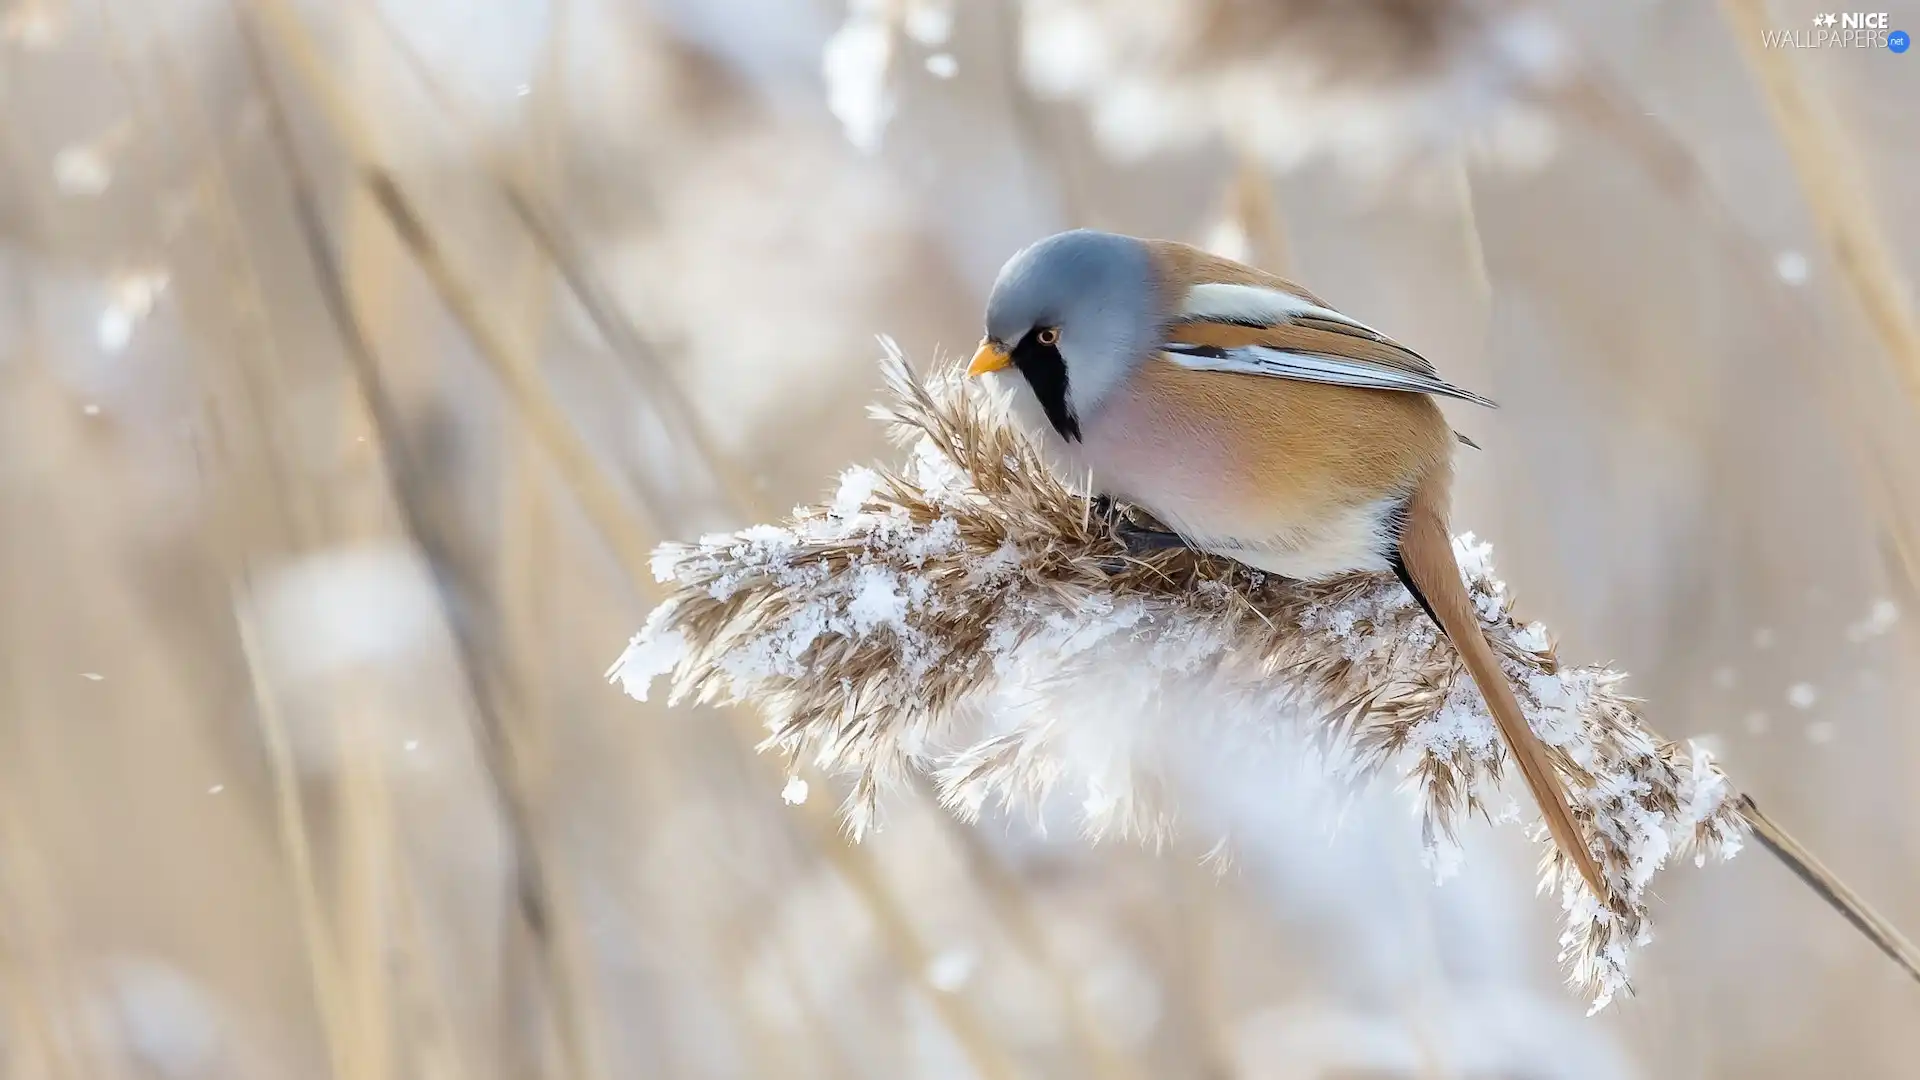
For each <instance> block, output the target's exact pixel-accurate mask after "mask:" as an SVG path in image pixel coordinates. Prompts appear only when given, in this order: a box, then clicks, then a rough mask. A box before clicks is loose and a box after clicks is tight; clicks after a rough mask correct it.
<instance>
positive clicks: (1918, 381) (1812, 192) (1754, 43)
mask: <svg viewBox="0 0 1920 1080" xmlns="http://www.w3.org/2000/svg"><path fill="white" fill-rule="evenodd" d="M1720 10H1721V12H1722V13H1723V14H1724V15H1725V16H1726V19H1727V24H1728V26H1729V27H1730V28H1731V29H1732V30H1733V36H1734V39H1735V40H1736V41H1737V42H1738V43H1739V46H1740V54H1741V56H1742V57H1743V58H1744V59H1745V60H1746V63H1747V66H1748V67H1749V68H1750V69H1751V70H1752V72H1753V75H1754V78H1755V79H1756V80H1758V82H1759V83H1760V88H1761V89H1762V91H1764V93H1765V95H1766V101H1767V108H1768V111H1769V112H1770V113H1771V114H1772V116H1773V122H1774V127H1775V128H1776V129H1777V130H1778V131H1779V133H1780V138H1781V141H1782V142H1783V143H1784V144H1785V146H1786V150H1787V154H1788V156H1789V157H1791V158H1792V159H1793V165H1794V169H1795V170H1796V171H1797V172H1798V173H1799V176H1800V187H1801V189H1802V190H1803V191H1804V192H1805V194H1806V199H1807V204H1808V206H1809V207H1810V208H1811V209H1812V211H1813V217H1814V221H1815V222H1816V223H1817V224H1818V225H1819V228H1820V233H1821V236H1822V238H1823V239H1824V240H1825V241H1826V244H1827V247H1828V248H1829V250H1830V251H1831V252H1832V255H1833V261H1834V265H1835V266H1837V267H1838V268H1839V270H1840V273H1841V275H1842V276H1843V277H1845V278H1846V281H1847V285H1848V286H1849V287H1850V288H1851V289H1852V290H1853V294H1854V299H1855V300H1857V301H1858V302H1859V304H1860V307H1861V309H1862V310H1863V311H1865V312H1866V315H1867V321H1868V322H1869V323H1870V324H1871V325H1872V326H1873V331H1874V335H1875V336H1876V337H1878V338H1879V339H1880V344H1881V347H1882V348H1884V349H1885V350H1886V352H1887V359H1888V360H1889V361H1890V362H1891V363H1892V365H1893V368H1894V375H1895V377H1896V378H1897V379H1898V380H1899V382H1900V385H1901V387H1902V388H1903V389H1905V391H1906V393H1907V396H1908V397H1909V398H1910V399H1912V402H1913V405H1914V407H1915V409H1920V318H1916V317H1915V315H1914V311H1913V305H1912V302H1911V301H1910V300H1909V299H1908V296H1909V293H1908V290H1907V283H1906V279H1905V278H1904V277H1903V276H1902V274H1901V273H1900V267H1899V263H1898V261H1897V260H1896V259H1895V258H1894V255H1893V252H1892V251H1891V250H1889V249H1888V247H1887V244H1886V239H1885V238H1886V236H1887V230H1886V229H1885V228H1884V227H1882V226H1881V224H1880V222H1879V221H1878V220H1877V217H1876V215H1875V213H1874V209H1873V205H1874V201H1873V199H1872V198H1870V197H1869V196H1868V194H1867V192H1866V190H1865V186H1864V184H1863V183H1862V182H1861V181H1860V179H1859V177H1862V176H1864V175H1866V170H1865V169H1863V168H1861V167H1860V164H1859V159H1858V157H1857V155H1855V154H1854V153H1853V152H1852V148H1851V147H1849V146H1848V145H1847V143H1846V140H1845V138H1844V136H1842V135H1841V134H1840V130H1841V128H1840V125H1839V124H1838V123H1836V121H1835V119H1834V118H1833V116H1832V115H1831V111H1830V110H1827V109H1825V108H1823V107H1822V106H1821V104H1820V103H1819V101H1818V98H1817V96H1816V94H1815V93H1814V91H1813V90H1812V89H1811V88H1810V87H1808V86H1807V85H1806V83H1805V81H1804V80H1803V79H1802V78H1801V77H1800V75H1799V73H1798V71H1796V70H1795V67H1794V60H1793V53H1792V51H1791V50H1788V49H1768V48H1766V47H1765V46H1764V44H1763V42H1762V34H1763V32H1764V31H1766V30H1769V29H1771V28H1773V27H1774V26H1776V25H1777V22H1776V20H1774V19H1773V18H1772V17H1771V16H1770V15H1769V14H1768V6H1767V3H1766V0H1722V3H1721V5H1720Z"/></svg>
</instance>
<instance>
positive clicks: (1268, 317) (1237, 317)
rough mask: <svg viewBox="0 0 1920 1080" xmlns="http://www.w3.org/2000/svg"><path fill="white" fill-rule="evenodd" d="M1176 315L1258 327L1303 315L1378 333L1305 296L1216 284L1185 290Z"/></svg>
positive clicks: (1267, 289)
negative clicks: (1185, 292) (1185, 293)
mask: <svg viewBox="0 0 1920 1080" xmlns="http://www.w3.org/2000/svg"><path fill="white" fill-rule="evenodd" d="M1180 314H1181V315H1182V316H1184V317H1186V318H1189V319H1205V320H1208V321H1210V322H1232V323H1252V324H1255V325H1259V326H1273V325H1275V324H1278V323H1284V322H1289V321H1291V320H1293V319H1297V318H1300V317H1302V316H1305V317H1308V318H1314V319H1325V320H1326V321H1328V322H1337V323H1345V324H1346V325H1348V326H1353V327H1358V328H1359V329H1361V330H1365V331H1366V332H1367V333H1369V334H1379V333H1380V331H1378V330H1375V329H1374V328H1373V327H1371V326H1368V325H1367V324H1366V323H1363V322H1361V321H1359V320H1358V319H1350V318H1348V317H1346V316H1345V315H1342V314H1340V313H1339V312H1337V311H1335V310H1333V309H1332V308H1328V307H1321V306H1320V305H1319V304H1316V303H1314V302H1313V301H1311V300H1308V299H1306V298H1305V297H1302V296H1295V295H1294V294H1292V293H1290V292H1286V291H1283V290H1281V289H1269V288H1266V287H1264V286H1261V285H1224V284H1221V283H1219V282H1206V283H1204V284H1200V285H1195V286H1194V287H1193V288H1191V289H1189V290H1187V296H1186V299H1185V300H1184V301H1182V303H1181V305H1180Z"/></svg>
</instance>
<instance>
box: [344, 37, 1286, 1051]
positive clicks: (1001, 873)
mask: <svg viewBox="0 0 1920 1080" xmlns="http://www.w3.org/2000/svg"><path fill="white" fill-rule="evenodd" d="M365 13H366V15H367V16H368V17H369V18H372V19H374V20H376V21H377V22H378V24H379V26H380V27H381V29H382V30H383V31H384V33H385V34H386V36H387V38H388V40H389V41H390V42H391V44H392V45H393V47H394V49H395V51H396V52H397V53H399V54H400V56H401V57H402V59H403V60H404V61H405V62H406V64H407V66H408V68H409V69H410V70H411V71H412V72H413V74H414V76H415V77H416V78H417V79H418V80H419V81H420V83H421V85H422V86H423V87H424V88H425V89H426V91H427V93H428V96H429V97H430V98H431V99H432V100H433V102H434V103H435V105H436V106H437V107H438V108H439V109H440V110H441V111H442V112H443V113H445V114H446V115H447V117H448V118H449V119H450V120H453V121H454V122H456V123H459V124H462V125H463V126H465V127H468V128H471V127H472V126H473V125H471V123H470V122H468V121H467V119H466V117H465V115H464V110H463V109H462V108H461V106H460V103H459V102H458V101H456V100H455V98H454V96H453V95H452V94H451V93H450V92H449V91H448V90H447V89H446V87H445V86H444V85H442V83H441V81H440V79H439V78H438V77H437V76H436V75H435V73H434V71H433V69H432V68H431V66H429V65H428V64H427V63H426V60H425V58H424V57H422V56H421V55H420V54H419V51H418V50H417V49H415V48H414V47H413V46H412V44H411V43H410V42H409V41H408V40H407V39H406V37H405V35H403V34H401V33H400V32H399V29H398V28H397V27H395V26H394V25H393V23H392V21H391V20H390V19H388V18H386V16H385V14H384V13H383V12H382V11H380V10H379V9H378V8H377V7H369V8H367V9H366V10H365ZM485 166H486V172H487V175H488V179H489V180H490V181H491V183H492V185H493V187H494V189H495V191H496V192H497V193H498V194H499V196H500V197H501V199H502V200H503V201H504V202H505V203H506V204H507V205H508V207H509V208H510V209H511V210H512V211H513V214H514V216H515V217H516V218H517V219H518V221H519V222H520V224H521V225H522V227H523V228H525V229H526V230H527V232H528V234H529V235H530V236H531V237H532V238H533V240H534V242H535V243H536V244H537V245H538V246H539V248H540V250H541V252H542V254H544V255H545V256H546V258H548V259H550V260H552V263H553V265H554V267H555V268H556V269H557V270H558V271H559V272H560V275H561V278H562V280H563V281H564V282H565V283H566V285H567V287H568V290H569V291H570V292H571V293H572V294H573V296H574V298H575V299H576V300H577V301H578V302H579V303H580V305H581V308H582V310H583V311H584V312H585V313H586V314H587V316H588V318H589V319H590V320H591V321H592V322H593V324H594V326H595V328H596V329H598V330H599V331H600V334H601V336H602V338H603V339H604V340H605V341H606V343H607V344H608V346H609V347H611V348H612V349H614V350H615V352H616V353H618V354H619V356H620V357H621V358H622V359H623V360H625V361H626V364H627V368H628V370H629V372H630V373H632V374H633V375H635V376H636V378H638V379H639V380H640V381H641V382H642V384H643V385H644V386H646V387H647V389H648V391H649V395H650V396H651V397H652V398H653V399H654V401H655V403H656V412H657V414H658V416H659V419H660V421H661V424H662V426H663V428H664V429H665V430H666V431H667V432H668V433H669V434H670V436H671V438H672V439H673V441H674V442H675V444H676V445H678V446H680V447H681V448H682V452H683V456H684V457H685V458H688V459H691V460H692V461H694V462H697V463H699V465H700V466H701V467H703V468H704V469H706V470H707V471H708V472H709V473H710V474H711V475H712V476H713V477H714V478H715V480H716V482H717V483H718V486H719V487H720V488H721V489H722V490H723V492H724V494H725V495H726V497H727V500H728V502H729V503H731V505H732V508H733V509H735V510H737V511H742V512H744V513H745V514H746V515H747V516H748V517H749V518H750V519H751V518H757V517H763V516H766V514H767V513H768V512H769V509H770V508H769V507H768V505H767V503H766V500H765V499H764V498H762V497H761V496H760V494H759V493H758V491H757V490H756V489H755V488H754V486H753V485H752V484H751V483H749V482H748V481H747V480H746V479H745V477H744V476H743V474H742V473H741V471H740V470H739V469H738V468H737V467H736V466H735V465H734V464H733V463H732V462H731V461H730V460H729V459H728V458H727V456H726V455H725V454H723V453H722V452H721V451H720V450H719V449H718V448H717V447H716V446H715V444H714V443H713V441H712V440H711V439H710V438H708V437H707V436H706V433H705V431H704V429H703V428H702V426H701V423H700V420H699V417H698V415H697V412H696V410H694V408H693V407H692V404H691V403H690V402H688V401H687V399H686V397H685V395H684V394H683V393H681V391H680V389H679V386H678V384H677V383H675V382H674V381H673V378H672V376H671V374H670V373H668V372H666V371H664V370H662V369H661V367H660V363H659V359H658V355H657V352H656V350H655V349H654V348H653V347H652V345H651V344H650V343H649V342H647V341H646V340H645V339H644V338H643V337H642V336H641V334H640V332H639V330H638V329H637V328H636V327H635V326H634V324H633V322H632V320H631V319H629V318H627V317H626V315H625V314H624V313H623V312H622V311H621V309H620V305H619V304H618V302H617V301H615V300H614V299H613V294H612V292H611V291H610V290H609V289H608V288H607V287H606V286H605V285H604V283H603V281H602V277H601V275H600V274H599V273H598V272H597V271H596V270H595V268H594V267H593V265H592V264H591V262H590V261H589V260H588V259H587V258H586V257H585V255H584V254H583V253H582V252H581V250H580V249H579V247H578V245H577V244H575V243H574V242H573V240H572V239H571V237H570V236H569V235H568V234H567V230H566V229H565V228H564V227H563V226H561V224H560V223H559V218H558V216H557V215H555V214H554V213H553V212H552V210H551V209H549V208H548V207H547V206H546V205H545V201H544V200H543V199H541V198H540V197H539V195H538V194H537V193H536V192H535V190H534V189H533V188H532V187H531V186H530V185H529V184H528V183H527V181H526V180H525V179H524V178H523V177H524V175H525V174H526V170H525V169H524V168H518V167H516V166H515V165H514V164H513V163H512V162H511V161H508V160H507V159H506V158H504V157H503V156H500V155H492V156H490V157H489V158H488V159H487V160H486V161H485ZM1245 171H1246V173H1247V174H1250V175H1247V176H1244V177H1243V179H1242V180H1241V181H1240V182H1239V183H1238V184H1236V186H1235V188H1234V191H1235V192H1236V196H1237V197H1236V200H1235V210H1236V211H1237V212H1241V213H1243V214H1244V215H1245V216H1246V218H1247V220H1248V229H1249V232H1250V233H1251V234H1252V235H1255V236H1259V237H1265V238H1268V240H1269V246H1268V247H1267V248H1265V249H1264V250H1270V251H1274V252H1279V253H1284V232H1283V230H1282V228H1281V226H1280V223H1279V221H1278V212H1277V208H1275V207H1274V206H1273V204H1272V197H1271V192H1270V191H1269V190H1267V187H1266V185H1267V184H1268V183H1269V180H1268V178H1267V177H1266V175H1265V172H1264V170H1262V169H1261V168H1260V167H1259V166H1258V164H1257V163H1254V162H1251V161H1249V162H1248V163H1247V164H1246V170H1245ZM1254 185H1258V190H1257V192H1251V193H1250V192H1249V190H1248V189H1249V188H1250V187H1252V186H1254ZM1249 202H1252V203H1253V204H1254V205H1253V206H1251V207H1249V206H1248V205H1247V204H1248V203H1249ZM1281 265H1284V260H1283V261H1282V264H1281ZM941 821H942V822H947V823H951V822H952V819H951V818H949V817H945V816H942V818H941ZM825 827H826V829H827V830H828V831H831V829H832V825H831V823H830V822H829V823H826V826H825ZM947 834H948V836H949V838H950V840H951V841H952V842H953V843H954V845H955V846H956V847H957V848H959V849H960V850H961V852H962V854H963V855H964V857H965V858H966V860H967V863H968V865H969V866H970V867H971V868H972V869H973V870H974V871H975V879H976V881H977V882H978V883H979V885H980V886H981V888H982V891H983V892H985V893H986V894H987V898H988V900H989V902H990V904H991V907H992V910H993V911H994V913H995V916H996V918H997V919H998V921H999V922H1001V924H1002V925H1004V926H1005V927H1006V928H1007V929H1008V930H1009V932H1010V933H1011V934H1012V935H1013V938H1014V940H1015V942H1016V943H1017V944H1019V946H1020V947H1021V948H1022V950H1023V951H1025V952H1026V953H1027V954H1028V956H1029V957H1030V958H1032V959H1033V960H1034V961H1035V962H1037V963H1038V964H1039V965H1040V966H1042V967H1043V968H1044V969H1045V970H1046V971H1047V972H1048V973H1049V975H1050V976H1051V977H1052V979H1053V981H1054V982H1055V983H1056V985H1057V986H1058V988H1059V991H1060V997H1061V1004H1062V1007H1063V1009H1064V1011H1065V1014H1066V1017H1067V1026H1068V1028H1069V1030H1070V1031H1071V1032H1072V1033H1073V1036H1074V1038H1075V1041H1077V1042H1079V1043H1080V1044H1081V1046H1082V1048H1083V1050H1084V1052H1085V1053H1086V1055H1087V1057H1088V1059H1089V1062H1090V1064H1091V1066H1092V1067H1093V1069H1094V1072H1095V1074H1096V1075H1099V1076H1107V1077H1116V1078H1125V1077H1128V1076H1130V1075H1132V1070H1131V1068H1130V1066H1129V1065H1128V1064H1127V1063H1126V1062H1125V1061H1124V1060H1123V1059H1121V1058H1120V1057H1119V1056H1118V1055H1116V1054H1114V1053H1113V1052H1112V1051H1111V1050H1109V1049H1108V1048H1107V1047H1106V1046H1105V1045H1104V1042H1103V1040H1102V1039H1101V1037H1100V1035H1099V1034H1098V1031H1097V1030H1096V1025H1095V1024H1094V1023H1093V1020H1092V1018H1091V1016H1090V1015H1089V1014H1088V1010H1087V1004H1086V1002H1085V1000H1084V995H1083V994H1081V993H1080V991H1079V989H1078V987H1077V985H1076V983H1075V981H1074V979H1073V978H1072V977H1071V976H1069V975H1068V974H1066V973H1065V972H1063V971H1062V970H1061V968H1060V965H1059V964H1058V962H1057V960H1055V959H1054V958H1053V957H1052V956H1051V950H1050V949H1049V947H1048V945H1047V942H1046V940H1045V935H1044V933H1043V932H1042V931H1041V929H1040V927H1039V925H1038V921H1037V919H1036V918H1035V916H1034V913H1033V911H1032V909H1031V905H1030V904H1029V903H1027V901H1026V897H1025V895H1024V893H1023V892H1022V891H1021V889H1020V886H1019V883H1018V882H1017V881H1015V880H1013V879H1012V877H1011V876H1010V875H1009V874H1007V873H1006V871H1005V869H1004V867H1001V866H1000V865H999V863H998V861H997V860H996V858H995V856H994V855H993V854H992V853H991V852H988V851H986V850H985V849H984V848H983V847H981V845H980V844H979V842H978V840H977V838H976V837H975V836H974V835H973V834H972V833H971V832H969V831H967V830H965V829H962V828H950V829H948V830H947ZM876 882H877V879H876ZM883 921H884V919H883ZM915 948H917V946H915ZM922 966H924V965H922ZM936 1000H938V997H937V996H936ZM959 1022H960V1023H962V1024H971V1021H970V1019H968V1018H965V1017H962V1018H960V1019H959Z"/></svg>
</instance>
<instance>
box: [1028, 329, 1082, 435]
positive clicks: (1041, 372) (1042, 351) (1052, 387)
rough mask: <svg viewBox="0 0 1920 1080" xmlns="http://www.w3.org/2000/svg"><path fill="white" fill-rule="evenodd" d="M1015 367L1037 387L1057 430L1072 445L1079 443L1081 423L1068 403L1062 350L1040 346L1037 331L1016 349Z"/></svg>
mask: <svg viewBox="0 0 1920 1080" xmlns="http://www.w3.org/2000/svg"><path fill="white" fill-rule="evenodd" d="M1013 366H1014V367H1016V368H1018V369H1020V374H1021V375H1023V376H1025V377H1026V380H1027V385H1029V386H1031V387H1033V395H1034V396H1035V397H1037V398H1039V399H1040V407H1041V408H1042V409H1044V410H1046V414H1047V422H1048V423H1050V424H1052V425H1053V430H1055V431H1057V432H1059V433H1060V437H1061V438H1063V439H1066V440H1068V441H1069V442H1079V441H1080V420H1079V418H1078V417H1076V416H1074V415H1073V407H1072V406H1071V405H1069V404H1067V362H1066V361H1065V360H1062V359H1061V358H1060V350H1059V349H1058V348H1055V347H1054V346H1052V345H1042V344H1040V332H1039V331H1038V330H1035V331H1033V332H1032V333H1029V334H1028V335H1027V336H1026V337H1023V338H1021V339H1020V344H1018V345H1015V346H1014V347H1013Z"/></svg>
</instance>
